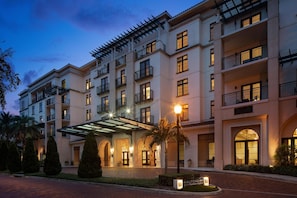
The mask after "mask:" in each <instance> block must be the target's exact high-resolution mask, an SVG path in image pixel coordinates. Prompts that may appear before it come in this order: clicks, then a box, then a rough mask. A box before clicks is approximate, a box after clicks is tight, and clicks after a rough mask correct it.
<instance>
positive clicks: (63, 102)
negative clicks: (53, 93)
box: [62, 98, 70, 106]
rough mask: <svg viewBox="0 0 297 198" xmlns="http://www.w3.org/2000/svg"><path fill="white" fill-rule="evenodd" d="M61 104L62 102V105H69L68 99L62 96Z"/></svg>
mask: <svg viewBox="0 0 297 198" xmlns="http://www.w3.org/2000/svg"><path fill="white" fill-rule="evenodd" d="M62 104H63V106H69V105H70V100H69V99H63V98H62Z"/></svg>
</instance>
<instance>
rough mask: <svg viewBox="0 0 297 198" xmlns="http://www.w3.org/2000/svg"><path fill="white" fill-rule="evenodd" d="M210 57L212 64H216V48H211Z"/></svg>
mask: <svg viewBox="0 0 297 198" xmlns="http://www.w3.org/2000/svg"><path fill="white" fill-rule="evenodd" d="M209 59H210V66H214V61H215V56H214V49H213V48H212V49H210V56H209Z"/></svg>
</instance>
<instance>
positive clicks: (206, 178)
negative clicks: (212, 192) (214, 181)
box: [203, 177, 209, 186]
mask: <svg viewBox="0 0 297 198" xmlns="http://www.w3.org/2000/svg"><path fill="white" fill-rule="evenodd" d="M203 185H204V186H209V177H203Z"/></svg>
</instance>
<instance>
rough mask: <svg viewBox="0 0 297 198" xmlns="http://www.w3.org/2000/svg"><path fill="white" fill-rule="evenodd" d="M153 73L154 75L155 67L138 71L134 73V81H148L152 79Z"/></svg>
mask: <svg viewBox="0 0 297 198" xmlns="http://www.w3.org/2000/svg"><path fill="white" fill-rule="evenodd" d="M153 73H154V71H153V66H149V67H148V68H146V69H141V70H138V71H136V72H135V73H134V79H135V81H138V80H143V79H146V78H148V77H152V76H153Z"/></svg>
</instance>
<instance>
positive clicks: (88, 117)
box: [86, 109, 92, 121]
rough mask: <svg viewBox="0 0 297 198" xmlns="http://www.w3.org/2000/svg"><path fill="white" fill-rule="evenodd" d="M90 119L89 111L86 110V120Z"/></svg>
mask: <svg viewBox="0 0 297 198" xmlns="http://www.w3.org/2000/svg"><path fill="white" fill-rule="evenodd" d="M91 118H92V113H91V109H87V110H86V120H87V121H88V120H91Z"/></svg>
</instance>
